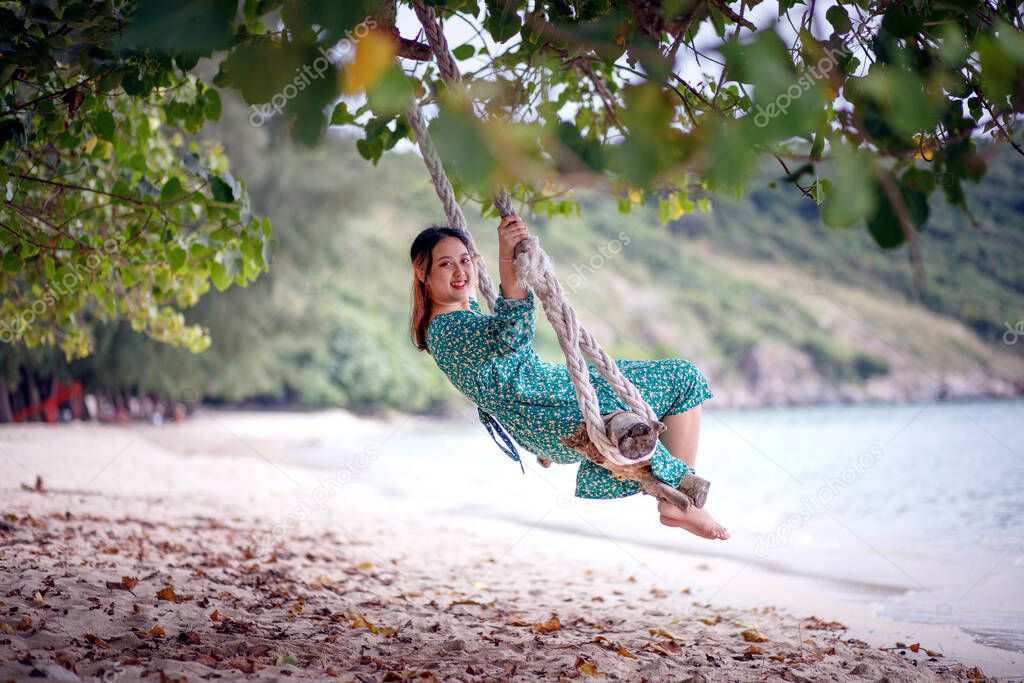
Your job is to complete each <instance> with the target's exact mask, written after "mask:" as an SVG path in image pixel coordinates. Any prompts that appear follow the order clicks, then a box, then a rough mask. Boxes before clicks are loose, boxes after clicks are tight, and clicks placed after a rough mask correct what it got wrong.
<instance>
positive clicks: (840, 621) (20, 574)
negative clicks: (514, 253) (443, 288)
mask: <svg viewBox="0 0 1024 683" xmlns="http://www.w3.org/2000/svg"><path fill="white" fill-rule="evenodd" d="M413 419H414V420H415V419H416V418H413ZM408 420H409V418H395V419H394V420H363V419H357V418H355V417H351V416H346V415H344V414H342V413H337V412H332V413H328V414H312V415H309V414H252V413H249V414H247V413H205V412H204V413H201V414H200V415H198V416H196V417H195V418H193V419H191V420H189V421H188V422H186V423H184V424H180V425H166V426H151V425H146V424H126V425H120V426H101V425H89V424H80V423H78V424H66V425H57V426H44V425H35V424H33V425H21V426H14V427H7V428H4V429H3V430H0V482H2V484H0V489H2V500H3V504H2V506H0V513H2V520H0V607H2V610H3V617H2V618H0V681H8V680H11V681H20V680H27V679H29V677H43V678H51V679H54V680H97V679H99V680H103V681H129V680H137V679H142V678H145V679H146V680H150V681H157V680H159V681H198V680H204V679H213V678H217V679H218V680H281V679H285V678H287V679H291V680H324V679H331V678H336V679H338V680H343V681H407V680H408V681H412V680H416V681H431V680H444V681H448V680H463V681H484V680H509V681H534V680H552V681H560V680H565V679H580V680H586V679H591V678H592V679H595V680H600V679H606V680H622V681H669V680H671V681H766V680H786V681H819V680H864V681H883V680H885V681H930V680H995V678H990V677H989V676H987V675H986V673H985V672H984V671H983V667H981V666H979V664H978V663H979V662H982V661H984V657H985V651H986V650H990V649H991V648H983V647H981V646H976V645H974V644H972V643H971V642H970V640H969V639H968V638H966V637H964V636H962V634H960V635H957V634H956V633H954V632H953V631H952V630H949V629H942V628H939V627H934V628H923V629H921V628H916V627H915V628H914V629H913V631H911V630H910V629H909V628H905V625H901V624H898V623H897V622H884V621H883V620H874V621H872V620H871V619H870V617H869V616H868V615H866V614H861V615H859V616H858V613H857V612H856V610H854V609H852V608H851V609H850V610H849V611H847V612H846V613H843V614H839V613H837V612H835V611H833V612H829V613H824V612H822V611H820V610H818V609H815V608H814V606H813V604H811V603H812V602H813V601H808V599H807V597H806V595H805V596H804V597H802V598H801V597H800V594H801V591H800V580H799V578H794V577H788V578H785V579H782V578H780V579H779V581H778V585H775V586H769V585H765V584H764V583H763V582H764V578H763V577H762V576H757V577H744V578H742V579H739V580H737V581H736V582H735V584H734V585H746V586H747V587H748V588H749V589H750V592H751V593H753V592H754V591H755V590H756V589H757V588H758V585H759V582H760V588H761V589H763V593H764V595H765V596H766V597H765V599H764V600H763V601H762V602H761V604H734V603H727V602H726V601H725V600H724V599H723V595H731V594H733V593H731V592H730V593H727V594H723V592H722V590H721V588H722V585H723V583H724V582H728V581H729V576H730V574H732V573H738V572H735V570H734V569H733V565H731V564H730V563H729V562H728V561H726V560H716V559H708V557H707V556H702V555H692V556H683V558H684V559H682V560H679V559H678V558H679V556H678V555H674V556H673V559H672V560H665V561H666V562H667V561H671V562H675V563H680V562H681V563H682V564H685V565H688V566H691V567H692V568H693V571H691V572H689V573H688V575H687V576H688V578H691V579H692V581H690V582H689V583H688V584H687V585H685V586H679V585H668V584H666V583H665V582H662V581H659V580H657V576H658V572H657V571H656V568H657V567H658V566H659V565H658V564H657V562H658V560H656V559H655V558H654V556H653V555H651V554H650V551H641V550H638V549H632V548H630V547H628V546H625V545H622V544H618V543H612V542H611V541H607V540H606V539H600V538H597V539H581V538H579V537H570V536H566V537H565V538H564V539H562V540H561V541H560V542H559V543H558V544H557V546H558V552H552V551H551V548H552V542H551V538H550V534H553V533H555V532H554V531H550V530H548V531H544V532H542V533H543V534H549V537H548V538H547V539H546V540H544V539H540V538H539V536H540V535H541V532H538V533H537V534H534V533H529V532H527V533H524V531H523V529H522V528H521V527H517V526H514V525H510V524H507V523H503V522H501V521H500V520H489V519H479V520H475V521H473V522H472V523H466V522H465V521H459V520H457V519H449V518H444V517H438V516H429V517H428V516H424V515H422V514H417V509H416V504H415V501H410V502H409V504H406V505H396V504H394V502H393V501H392V500H390V499H387V498H383V497H381V496H380V494H379V493H378V492H376V491H375V490H374V489H372V488H368V487H365V486H362V485H360V482H359V478H358V476H357V475H358V472H354V473H353V474H354V475H355V476H350V477H339V476H337V473H333V475H334V476H332V477H331V478H325V473H324V471H318V470H316V469H313V468H308V467H300V466H297V465H295V464H290V463H288V462H287V460H286V459H285V458H284V457H283V453H284V452H285V451H286V450H287V449H288V447H289V445H294V444H295V443H299V442H302V441H303V440H308V439H315V438H316V436H317V433H318V430H332V431H335V432H336V431H337V430H339V429H344V430H348V431H350V432H351V433H352V434H354V435H355V434H364V435H365V434H373V433H380V432H382V431H383V432H387V431H388V430H390V429H395V428H397V424H396V421H401V422H402V423H403V424H405V426H406V427H408ZM362 455H363V458H362V459H363V460H364V461H365V463H366V465H365V466H371V465H372V462H373V458H374V457H375V456H374V454H373V453H371V452H367V453H364V454H362ZM355 462H356V463H357V465H358V463H359V462H360V457H359V454H357V457H356V459H355ZM37 477H38V478H39V480H40V481H39V482H38V483H39V485H38V486H37ZM566 494H568V495H571V491H566ZM652 523H654V520H653V518H652ZM679 533H682V532H679ZM612 545H614V546H615V547H614V548H613V547H612ZM630 557H632V558H634V559H635V560H636V561H635V562H630V561H629V559H628V558H630ZM623 558H627V559H623ZM652 568H653V569H652ZM744 582H746V584H744ZM787 591H789V593H790V594H792V595H793V596H794V599H793V600H785V599H784V597H785V596H786V595H787ZM851 619H853V621H851ZM902 633H915V634H917V635H918V637H919V640H915V641H907V642H903V641H900V640H899V638H900V637H901V636H900V634H902ZM940 638H941V639H944V642H943V645H942V647H940V646H939V643H938V639H940ZM950 643H956V644H957V647H958V653H964V654H965V655H967V656H965V657H963V658H962V659H966V660H967V661H962V659H958V658H957V657H954V656H952V654H951V652H950V648H949V644H950Z"/></svg>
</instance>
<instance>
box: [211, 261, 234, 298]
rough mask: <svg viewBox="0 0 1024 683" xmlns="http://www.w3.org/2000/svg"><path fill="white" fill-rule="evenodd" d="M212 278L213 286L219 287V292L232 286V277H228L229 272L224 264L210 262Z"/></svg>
mask: <svg viewBox="0 0 1024 683" xmlns="http://www.w3.org/2000/svg"><path fill="white" fill-rule="evenodd" d="M210 280H211V281H212V282H213V286H214V287H216V288H217V291H218V292H223V291H224V290H225V289H227V288H228V287H230V286H231V278H230V277H228V273H227V271H226V270H225V269H224V266H223V265H221V264H219V263H216V262H214V263H212V264H210Z"/></svg>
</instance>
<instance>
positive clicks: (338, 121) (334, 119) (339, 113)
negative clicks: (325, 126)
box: [331, 102, 356, 126]
mask: <svg viewBox="0 0 1024 683" xmlns="http://www.w3.org/2000/svg"><path fill="white" fill-rule="evenodd" d="M355 122H356V119H355V117H354V116H352V114H350V113H349V111H348V105H346V104H345V103H344V102H338V104H337V105H336V106H335V107H334V112H332V113H331V125H332V126H343V125H345V124H347V123H355Z"/></svg>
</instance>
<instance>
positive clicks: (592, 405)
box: [407, 0, 665, 466]
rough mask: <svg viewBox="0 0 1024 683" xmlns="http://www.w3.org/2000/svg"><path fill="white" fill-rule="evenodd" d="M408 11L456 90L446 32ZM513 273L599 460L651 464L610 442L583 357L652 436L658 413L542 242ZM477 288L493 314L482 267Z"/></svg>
mask: <svg viewBox="0 0 1024 683" xmlns="http://www.w3.org/2000/svg"><path fill="white" fill-rule="evenodd" d="M412 6H413V9H414V10H415V11H416V16H417V17H418V18H419V20H420V23H421V24H422V25H423V29H424V33H425V34H426V38H427V43H428V44H429V45H430V49H431V51H432V52H433V54H434V58H435V60H436V61H437V66H438V68H439V69H440V71H441V78H442V79H443V80H444V82H445V84H446V85H447V86H448V87H450V88H452V87H458V86H460V85H461V84H462V79H461V77H460V76H459V71H458V68H457V67H456V65H455V58H454V57H453V56H452V54H451V51H450V50H449V49H448V41H447V40H446V39H445V37H444V33H443V32H442V31H441V27H440V25H439V24H438V22H437V16H436V14H435V12H434V9H433V7H430V6H429V5H427V4H426V2H425V1H424V0H412ZM407 117H408V119H409V126H410V127H411V128H412V130H413V133H414V134H415V135H416V141H417V143H418V144H419V148H420V152H421V154H422V155H423V159H424V162H425V163H426V166H427V170H428V171H429V172H430V177H431V179H432V180H433V183H434V188H435V189H436V190H437V195H438V197H439V198H440V199H441V203H442V204H443V205H444V212H445V216H446V217H447V218H448V221H449V222H450V223H451V224H452V226H453V227H458V228H459V229H460V230H462V231H463V232H465V233H466V234H467V235H469V229H468V227H467V224H466V218H465V216H464V215H463V213H462V207H460V206H459V204H458V202H456V201H455V193H454V191H453V190H452V186H451V181H450V180H449V179H448V176H447V174H446V173H445V171H444V166H443V165H442V163H441V159H440V157H439V156H438V153H437V150H436V148H435V147H434V145H433V143H432V142H431V140H430V136H429V135H428V133H427V128H426V125H425V124H424V122H423V117H422V114H421V113H420V111H419V107H418V106H417V105H416V103H415V102H414V103H413V104H412V105H410V107H409V110H408V114H407ZM492 199H493V201H494V206H495V208H497V209H498V212H499V213H500V214H501V215H502V216H503V217H504V216H509V215H512V214H514V213H515V210H514V209H513V207H512V200H511V197H510V196H509V194H508V192H507V191H506V190H505V189H504V188H498V189H497V190H496V191H495V192H494V194H493V197H492ZM469 239H470V243H471V247H470V251H471V252H473V253H474V254H475V253H476V247H475V246H472V237H470V238H469ZM515 269H516V284H517V285H518V286H520V287H531V288H532V289H533V290H534V291H535V292H536V294H537V296H538V297H539V298H540V300H541V303H542V304H543V306H544V313H545V315H546V316H547V318H548V321H550V323H551V326H552V328H554V330H555V335H556V336H557V337H558V344H559V346H561V348H562V351H563V353H565V360H566V367H567V369H568V371H569V378H570V380H571V381H572V385H573V388H574V389H575V390H576V398H577V401H578V403H579V407H580V411H581V412H582V414H583V422H584V425H585V426H586V431H587V436H589V437H590V440H591V442H593V444H594V446H596V448H597V449H598V451H599V452H600V454H601V455H603V456H604V457H605V458H607V459H608V460H609V461H611V462H612V463H614V464H615V465H619V466H627V465H636V464H638V463H641V462H644V461H646V460H649V459H650V458H651V456H652V455H653V450H652V451H651V452H650V453H647V454H645V455H642V456H641V457H638V458H637V459H630V458H627V457H625V456H624V455H623V454H621V453H620V451H619V448H618V445H617V444H616V443H614V442H613V441H612V440H611V439H610V438H609V437H608V434H607V433H606V429H605V421H604V418H603V417H602V416H601V405H600V400H599V399H598V396H597V392H596V391H595V389H594V386H593V384H591V381H590V371H589V369H588V367H587V362H586V358H587V357H589V358H590V359H591V360H592V361H593V363H594V366H595V368H596V369H597V371H598V373H600V375H601V376H602V377H604V378H605V379H606V380H607V381H608V383H609V385H611V388H612V389H613V390H614V391H615V393H616V394H617V395H618V396H619V397H620V398H621V399H622V400H623V402H624V403H625V404H626V405H627V406H629V409H630V410H631V411H633V412H634V413H635V414H636V415H638V416H639V417H641V418H643V419H644V420H646V421H647V423H648V425H649V426H650V427H651V429H652V430H654V434H655V436H656V435H657V434H659V433H660V432H661V431H663V430H664V428H665V426H664V424H662V423H661V422H660V421H659V420H658V416H657V414H655V412H654V410H653V409H652V408H651V406H650V405H649V404H648V403H647V402H646V401H645V400H644V398H643V396H642V395H641V394H640V392H639V390H637V388H636V387H635V386H634V385H633V383H632V382H631V381H630V380H629V378H628V377H626V376H625V375H623V374H622V371H621V370H620V369H619V367H618V365H616V364H615V361H614V360H613V359H612V358H611V357H610V356H609V355H608V354H607V353H606V352H605V350H604V349H603V348H601V345H600V344H599V343H598V342H597V340H596V339H594V336H593V335H592V334H591V333H590V331H589V330H587V329H586V328H585V327H584V326H583V325H581V324H580V322H579V319H578V317H577V315H576V311H575V310H574V309H573V307H572V305H571V304H570V303H569V300H568V299H566V297H565V293H564V292H563V290H562V285H561V284H560V283H559V282H558V278H557V277H556V276H555V271H554V268H553V267H552V265H551V260H550V258H549V257H548V255H547V253H545V251H544V250H543V249H542V248H541V246H540V241H539V240H538V239H537V237H536V236H530V237H528V238H526V239H524V240H523V241H521V242H520V243H519V244H518V245H517V246H516V256H515ZM480 286H481V290H482V292H483V294H484V297H485V298H486V299H487V302H488V305H490V306H491V308H492V310H493V303H494V295H493V292H494V284H493V281H492V280H491V278H490V276H489V275H488V274H487V272H486V271H485V270H484V269H483V268H480Z"/></svg>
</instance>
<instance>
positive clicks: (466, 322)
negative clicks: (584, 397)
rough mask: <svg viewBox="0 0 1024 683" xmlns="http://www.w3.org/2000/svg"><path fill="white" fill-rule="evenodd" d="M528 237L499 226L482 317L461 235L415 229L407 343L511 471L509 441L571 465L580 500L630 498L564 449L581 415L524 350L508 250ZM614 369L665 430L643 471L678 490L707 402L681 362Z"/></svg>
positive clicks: (524, 314)
mask: <svg viewBox="0 0 1024 683" xmlns="http://www.w3.org/2000/svg"><path fill="white" fill-rule="evenodd" d="M528 235H529V231H528V229H527V227H526V223H525V222H524V221H523V220H522V219H521V218H519V217H518V216H515V215H511V216H506V217H505V218H502V220H501V223H500V224H499V226H498V243H499V252H498V256H499V258H498V263H499V266H500V267H499V271H500V275H501V284H500V286H499V289H498V296H497V298H496V299H495V303H494V307H493V313H492V314H491V315H487V314H486V313H484V312H483V311H482V310H481V309H480V305H479V304H478V303H477V301H476V298H475V296H476V287H477V284H478V282H479V266H480V265H481V257H480V256H479V255H478V254H474V253H473V248H472V245H471V241H470V239H469V238H468V236H467V235H466V234H465V233H464V232H462V231H460V230H457V229H455V228H451V227H447V226H431V227H429V228H426V229H425V230H423V231H422V232H421V233H420V234H419V235H418V236H417V237H416V239H415V240H414V241H413V244H412V248H411V249H410V260H411V261H412V266H413V271H414V275H415V279H414V282H413V307H412V320H411V330H410V331H411V334H412V339H413V342H414V343H415V344H416V347H417V348H419V349H420V350H422V351H427V352H428V353H430V354H431V356H432V357H433V358H434V362H436V363H437V366H438V367H439V368H440V369H441V370H442V371H443V372H444V373H445V375H447V376H448V378H449V379H450V380H451V382H452V384H453V385H455V387H456V388H457V389H458V390H459V391H460V392H461V393H462V394H463V395H465V396H466V397H467V398H469V399H470V400H471V401H473V403H475V404H476V406H477V409H478V413H479V416H480V420H481V422H483V424H484V426H485V427H486V428H487V431H488V432H489V433H490V434H491V437H492V438H494V440H495V442H496V443H497V444H498V446H499V447H500V448H501V449H502V450H503V451H504V452H505V454H506V455H508V456H509V457H510V458H512V459H513V460H515V461H517V462H520V466H522V463H521V459H520V456H519V451H518V449H517V448H516V443H517V442H518V443H519V444H521V445H523V446H525V447H526V448H527V449H529V451H530V452H532V453H534V454H536V455H538V456H540V457H542V458H546V459H548V460H551V461H553V462H556V463H576V462H578V463H580V466H579V470H578V472H577V477H576V495H577V496H578V497H580V498H620V497H623V496H629V495H632V494H634V493H637V492H639V491H640V485H639V484H638V483H637V482H635V481H622V480H619V479H617V478H616V477H615V476H614V475H613V474H612V473H611V472H610V471H609V470H607V469H605V468H604V467H601V466H600V465H597V464H595V463H593V462H591V461H590V460H588V459H586V458H584V457H583V456H582V454H581V453H580V452H578V451H576V450H573V449H572V448H569V447H568V446H566V445H565V443H563V439H565V438H566V437H569V436H571V435H572V434H574V433H575V432H576V429H577V426H578V425H579V424H580V422H581V420H582V412H581V410H580V407H579V402H578V399H577V396H576V393H575V389H574V388H573V384H572V380H571V379H570V376H569V371H568V369H567V367H566V365H565V364H556V363H550V362H547V361H544V360H542V359H541V358H540V357H539V356H538V355H537V353H536V352H535V351H534V349H533V345H532V341H533V335H534V315H533V314H534V295H533V292H532V291H530V290H529V289H524V288H520V287H517V286H516V284H515V268H514V265H513V258H512V257H513V255H514V253H515V248H516V245H517V244H518V243H519V242H520V241H521V240H523V239H525V238H526V237H527V236H528ZM615 363H616V365H618V367H619V370H620V371H621V372H622V374H623V375H625V376H626V377H627V378H628V379H629V380H630V381H631V382H632V383H633V384H634V385H635V386H636V387H637V388H638V389H639V390H640V391H641V392H642V393H643V397H644V399H645V400H646V401H647V402H648V403H649V404H650V406H651V408H652V409H653V410H654V411H655V413H656V414H657V416H658V419H659V420H661V421H662V422H664V423H665V425H666V426H667V427H670V429H669V430H666V433H665V434H663V435H662V437H661V440H660V441H659V442H658V443H657V447H656V450H655V452H654V455H653V456H652V457H651V460H650V463H651V472H652V473H653V474H654V476H655V477H657V478H658V479H659V480H661V481H662V482H664V483H666V484H668V485H669V486H671V487H672V488H677V487H678V486H679V485H680V482H681V481H682V479H683V477H684V476H686V474H688V473H690V472H692V470H693V466H694V462H695V460H696V452H697V441H698V438H699V431H700V404H701V403H703V402H704V401H705V400H707V399H708V398H710V397H711V396H712V394H711V390H710V389H709V388H708V384H707V381H706V380H705V378H704V376H703V375H702V374H701V372H700V371H699V370H698V369H697V367H696V366H695V365H693V363H691V362H690V361H688V360H684V359H682V358H668V359H662V360H653V361H635V360H616V361H615ZM589 370H590V381H591V384H592V385H593V387H594V390H595V391H596V392H597V396H598V399H599V401H600V407H601V412H602V414H604V413H608V412H612V411H615V410H619V409H626V408H627V406H626V405H625V403H624V402H623V401H622V400H621V399H620V398H619V397H618V396H617V395H616V393H615V390H614V389H613V388H612V387H611V385H610V384H609V383H608V381H607V380H606V379H605V378H604V377H602V376H601V375H600V374H599V373H598V372H597V371H596V369H594V368H593V366H590V367H589ZM498 418H500V422H499V421H498ZM503 425H504V426H507V428H508V430H509V432H510V433H511V436H510V435H509V434H508V433H506V432H505V429H504V427H503ZM668 432H671V437H669V435H668ZM512 437H514V439H515V441H513V438H512ZM499 438H500V439H501V441H499ZM502 442H503V443H502ZM658 511H659V513H660V517H661V522H662V524H665V525H667V526H676V527H680V528H683V529H686V530H687V531H690V532H692V533H694V534H696V535H698V536H702V537H704V538H711V539H714V538H720V539H726V538H728V537H729V533H728V532H727V531H726V530H725V529H724V528H723V527H722V526H721V525H719V524H718V523H717V522H715V520H714V519H713V518H712V517H711V515H709V514H708V513H707V512H706V511H705V510H703V509H701V508H697V507H690V508H689V509H688V510H687V511H686V512H682V511H680V510H678V509H677V508H675V507H673V506H671V505H669V504H668V503H660V504H659V506H658Z"/></svg>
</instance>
